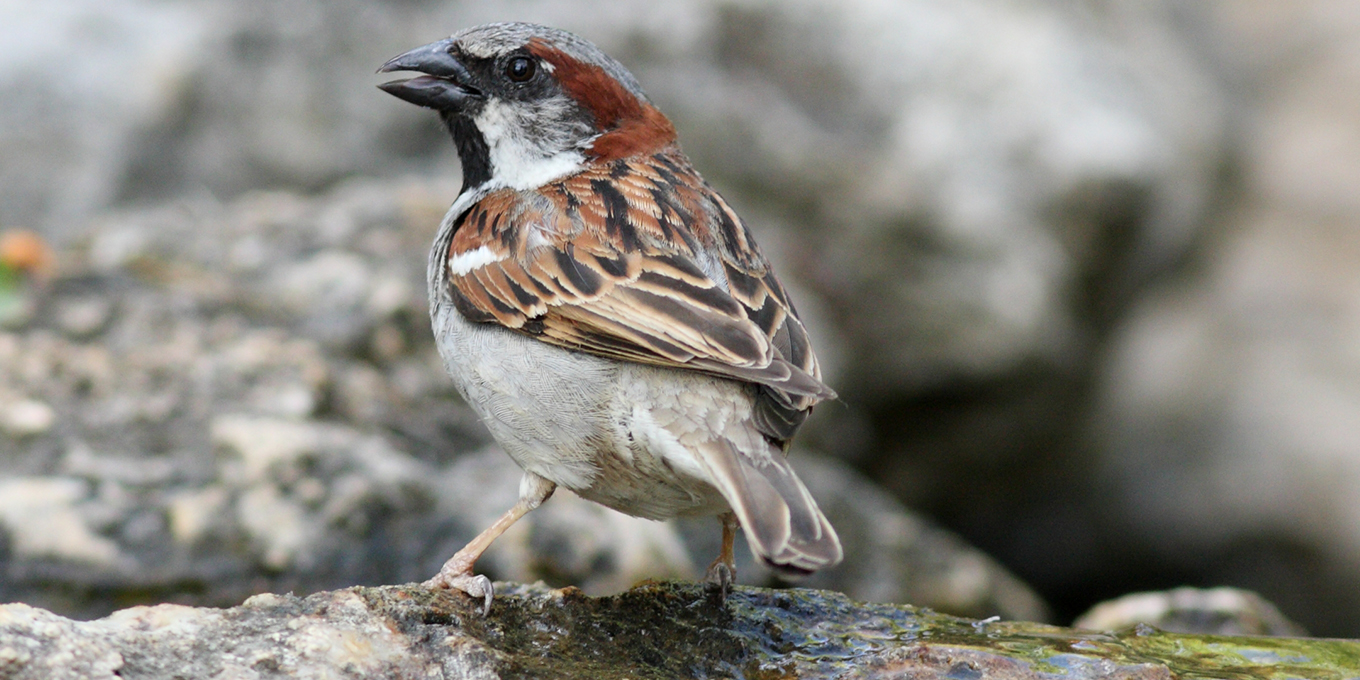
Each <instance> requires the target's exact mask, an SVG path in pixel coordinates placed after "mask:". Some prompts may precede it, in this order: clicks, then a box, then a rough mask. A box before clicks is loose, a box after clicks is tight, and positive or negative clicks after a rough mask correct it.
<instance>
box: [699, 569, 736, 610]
mask: <svg viewBox="0 0 1360 680" xmlns="http://www.w3.org/2000/svg"><path fill="white" fill-rule="evenodd" d="M735 580H736V573H735V570H733V569H732V567H731V565H729V564H727V563H726V562H722V561H717V562H714V563H713V564H710V565H709V566H708V571H707V572H706V573H705V574H704V587H705V588H706V589H708V591H709V592H717V593H718V598H719V600H720V601H723V602H725V601H727V595H728V593H731V592H732V582H733V581H735Z"/></svg>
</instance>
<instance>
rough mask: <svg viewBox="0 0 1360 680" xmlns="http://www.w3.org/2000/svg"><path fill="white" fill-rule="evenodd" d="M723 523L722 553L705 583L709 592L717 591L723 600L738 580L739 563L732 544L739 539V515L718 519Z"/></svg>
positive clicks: (726, 514)
mask: <svg viewBox="0 0 1360 680" xmlns="http://www.w3.org/2000/svg"><path fill="white" fill-rule="evenodd" d="M718 520H719V521H721V522H722V532H723V534H722V551H721V552H719V553H718V557H717V559H715V560H713V564H710V565H708V571H707V572H705V573H704V583H705V584H706V585H707V587H708V588H709V590H716V591H718V592H719V593H720V594H721V597H722V599H724V600H726V599H727V593H729V592H730V591H731V590H732V582H733V581H736V580H737V561H736V558H735V557H733V555H732V543H733V541H735V540H736V539H737V515H736V514H735V513H731V512H728V513H725V514H723V515H721V516H719V517H718Z"/></svg>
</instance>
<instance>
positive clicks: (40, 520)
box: [0, 477, 124, 570]
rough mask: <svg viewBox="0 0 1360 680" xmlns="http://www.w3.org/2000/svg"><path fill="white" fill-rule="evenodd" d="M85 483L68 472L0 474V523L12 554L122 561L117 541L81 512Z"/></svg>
mask: <svg viewBox="0 0 1360 680" xmlns="http://www.w3.org/2000/svg"><path fill="white" fill-rule="evenodd" d="M89 498H90V489H89V485H88V484H86V483H85V482H84V481H83V480H80V479H75V478H70V477H11V478H9V479H4V480H0V524H3V527H4V529H5V532H6V533H7V534H8V537H9V540H8V543H9V546H10V551H11V553H12V556H11V559H12V560H16V561H19V560H32V561H40V560H53V561H58V562H71V563H75V564H88V565H92V566H95V567H99V568H107V569H113V570H116V569H118V568H119V567H122V566H124V565H123V564H122V563H121V562H123V556H122V554H121V551H120V550H119V546H118V544H117V543H116V542H114V541H112V540H110V539H109V538H107V537H105V536H101V535H99V533H98V532H96V531H95V529H94V527H92V526H91V525H90V522H89V520H88V518H87V517H85V516H84V515H83V513H82V512H81V506H82V505H83V504H84V502H85V501H87V500H89Z"/></svg>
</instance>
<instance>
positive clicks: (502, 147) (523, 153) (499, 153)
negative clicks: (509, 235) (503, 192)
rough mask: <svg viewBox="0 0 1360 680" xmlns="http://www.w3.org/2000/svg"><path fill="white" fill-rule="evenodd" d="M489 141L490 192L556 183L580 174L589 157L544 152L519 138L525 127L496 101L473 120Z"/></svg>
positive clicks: (575, 153) (579, 154)
mask: <svg viewBox="0 0 1360 680" xmlns="http://www.w3.org/2000/svg"><path fill="white" fill-rule="evenodd" d="M473 122H474V123H476V125H477V129H478V130H480V131H481V133H482V137H483V138H484V139H485V140H486V146H487V150H488V151H489V154H488V155H489V156H490V160H491V180H490V181H489V182H488V183H487V184H488V188H501V187H507V188H510V189H514V190H516V191H526V190H528V189H537V188H538V187H541V186H543V185H545V184H548V183H549V182H552V181H553V180H557V179H561V178H563V177H566V176H567V175H570V174H572V173H575V172H577V171H578V170H580V169H581V166H582V165H583V164H584V163H585V156H583V155H581V152H579V151H576V150H565V151H558V150H552V149H544V148H542V147H540V146H538V145H537V144H534V143H533V142H532V141H531V140H530V139H529V138H528V137H527V136H526V135H523V134H516V131H517V130H520V129H523V127H524V123H523V122H521V121H519V120H518V118H517V117H516V113H515V111H514V110H513V109H512V108H511V107H509V106H506V105H505V104H503V103H501V102H498V101H495V100H492V101H489V102H487V103H486V106H484V107H482V110H481V112H479V113H478V114H477V116H476V118H474V119H473Z"/></svg>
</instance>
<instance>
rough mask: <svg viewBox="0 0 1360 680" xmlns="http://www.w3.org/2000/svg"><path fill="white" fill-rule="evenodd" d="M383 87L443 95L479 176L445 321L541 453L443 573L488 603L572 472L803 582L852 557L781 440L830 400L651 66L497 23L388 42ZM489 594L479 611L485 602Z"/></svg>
mask: <svg viewBox="0 0 1360 680" xmlns="http://www.w3.org/2000/svg"><path fill="white" fill-rule="evenodd" d="M379 71H380V72H390V71H414V72H418V73H421V74H423V75H419V76H417V77H414V78H410V79H407V80H399V81H394V82H389V83H385V84H383V85H380V86H379V87H380V88H382V89H383V90H384V91H386V92H388V93H389V94H392V95H394V96H396V97H399V98H401V99H403V100H405V101H408V102H410V103H413V104H417V105H419V106H423V107H427V108H430V109H434V110H435V111H437V112H438V113H439V116H440V118H441V119H442V120H443V122H444V125H445V126H446V127H447V128H448V130H449V132H450V133H451V134H452V136H453V140H454V143H455V144H456V145H457V147H458V156H459V158H460V160H461V161H462V165H463V188H462V191H461V192H460V193H459V195H458V198H457V200H455V201H454V203H453V206H452V207H451V208H450V209H449V212H448V214H447V215H446V216H445V218H444V221H443V223H442V224H441V225H440V228H439V235H438V236H437V237H436V238H435V243H434V248H433V250H432V251H431V252H430V261H429V273H428V276H429V294H430V318H431V321H432V322H433V326H434V333H435V340H436V343H437V344H438V347H439V352H440V355H441V356H442V357H443V359H444V363H445V366H446V368H447V369H448V372H449V374H450V375H451V376H452V377H453V379H454V382H455V383H456V384H457V387H458V390H459V392H460V393H461V394H462V395H463V397H464V398H465V399H466V400H467V403H468V404H470V405H471V406H472V407H473V408H474V409H475V410H476V411H477V412H478V413H479V414H480V415H481V417H482V419H483V421H484V422H485V423H486V425H487V427H488V428H489V429H490V430H491V433H492V435H493V436H494V437H495V439H496V441H497V442H499V443H500V445H501V446H502V447H503V448H504V449H505V451H506V453H508V454H510V457H511V458H513V459H514V460H515V462H516V463H518V464H519V466H520V467H521V468H523V469H524V478H523V479H522V480H521V482H520V498H519V502H518V503H517V504H516V505H515V507H514V508H512V509H511V510H510V511H509V512H507V513H506V514H505V515H504V516H502V517H501V518H500V519H499V520H497V521H496V522H495V524H493V525H492V526H491V527H490V528H488V529H487V530H486V531H484V532H482V534H481V535H479V536H477V537H476V538H475V539H473V540H472V542H471V543H469V544H468V545H467V546H466V547H464V548H463V549H462V550H459V551H458V553H457V554H455V555H454V556H453V558H452V559H450V560H449V561H448V562H447V563H446V564H445V565H444V566H443V568H442V569H440V571H439V574H437V575H436V576H435V577H434V578H432V579H430V581H428V582H427V585H430V586H436V587H444V588H456V589H458V590H462V591H464V592H466V593H468V594H469V595H471V596H473V597H483V598H485V605H484V607H485V609H489V608H490V606H491V597H492V587H491V582H490V580H489V579H487V578H486V577H485V576H474V575H473V573H472V567H473V563H474V562H475V561H476V560H477V558H478V557H479V556H480V555H481V554H482V552H483V551H484V550H485V549H486V548H487V546H488V545H490V543H491V542H492V541H493V540H495V538H496V537H497V536H499V535H500V534H501V533H502V532H504V531H505V530H506V529H507V528H508V527H509V526H510V525H511V524H513V523H514V522H515V521H516V520H518V519H519V518H520V517H522V516H524V514H525V513H527V512H529V511H530V510H533V509H534V508H536V507H538V505H539V504H541V503H542V502H543V501H544V500H546V499H547V498H548V497H549V496H551V495H552V493H553V490H554V489H555V488H556V487H557V486H559V485H560V486H564V487H566V488H568V489H571V490H572V491H574V492H576V493H577V494H578V495H580V496H581V497H583V498H586V499H589V500H592V501H595V502H597V503H600V504H602V505H604V506H606V507H609V508H613V509H615V510H618V511H620V512H624V513H627V514H630V515H634V516H637V517H645V518H648V519H654V520H661V519H668V518H671V517H676V516H684V515H718V516H720V517H721V519H722V526H723V548H722V552H721V554H720V555H719V556H718V558H717V559H716V560H714V562H713V565H712V566H710V567H709V569H708V573H707V575H706V579H707V581H708V582H709V583H710V584H712V585H713V586H716V587H717V588H718V589H720V590H721V592H722V593H724V594H725V593H726V592H727V590H728V588H729V586H730V583H731V581H732V579H733V577H734V575H735V566H734V564H733V558H732V542H733V539H734V536H735V533H736V528H737V526H738V523H739V524H740V526H741V528H742V529H743V530H744V532H745V534H746V539H747V541H748V542H749V544H750V546H751V552H753V553H754V554H755V555H756V556H758V557H759V558H760V559H761V560H763V561H764V562H765V563H766V564H767V565H769V566H770V567H771V568H772V569H773V570H774V571H776V572H777V573H779V574H780V575H782V576H785V577H797V576H802V575H807V574H809V573H811V572H813V571H816V570H818V569H821V568H824V567H828V566H831V565H834V564H836V563H838V562H839V561H840V560H841V546H840V541H839V539H838V538H837V537H836V532H835V530H834V529H832V527H831V524H830V523H829V522H828V521H827V519H826V517H825V516H824V515H823V514H822V512H821V510H819V509H818V508H817V503H816V502H815V501H814V500H813V499H812V496H811V495H810V494H809V493H808V491H807V489H806V488H805V487H804V486H803V483H802V482H801V481H799V479H798V477H797V476H796V475H795V474H794V472H793V469H792V468H790V467H789V464H788V462H787V461H786V460H785V456H786V453H787V450H788V446H789V441H790V439H791V438H792V437H793V434H794V432H795V431H796V430H797V429H798V427H799V426H800V425H801V424H802V423H803V420H804V419H805V418H806V417H807V414H808V412H809V411H810V410H811V408H812V406H813V404H815V403H817V402H819V401H822V400H824V399H831V398H834V397H835V393H834V392H832V391H831V389H830V388H829V387H827V386H826V385H824V384H823V383H822V381H821V378H820V371H819V369H818V366H817V359H816V357H815V356H814V355H813V352H812V347H811V346H810V344H809V342H808V336H807V332H806V330H805V329H804V328H803V324H802V323H801V322H800V321H799V319H798V315H797V313H796V312H795V311H794V308H793V304H792V303H791V302H790V301H789V298H788V293H787V292H786V291H785V290H784V286H783V285H781V284H780V282H779V279H778V278H776V277H775V274H774V271H773V270H772V269H771V268H770V264H769V262H767V261H766V260H765V257H764V256H763V255H761V253H760V249H759V248H758V247H757V246H756V243H755V241H754V240H753V239H752V236H751V233H750V231H748V230H747V228H746V225H745V224H744V223H743V222H742V220H741V218H740V217H738V216H737V214H736V213H735V212H734V211H733V210H732V208H731V207H730V206H728V204H727V202H726V201H724V200H723V198H722V197H721V196H719V195H718V193H717V192H716V191H714V190H713V187H711V186H709V185H708V183H707V182H705V181H704V180H703V178H702V177H700V176H699V173H698V172H696V171H695V169H694V167H693V166H692V165H691V164H690V161H689V159H688V158H686V157H685V155H684V153H682V152H681V151H680V147H679V146H678V144H677V142H676V134H675V129H674V127H673V126H672V125H671V122H670V121H669V120H668V119H667V118H666V117H665V116H664V115H662V113H661V112H660V111H658V110H657V109H656V107H655V106H653V105H652V103H651V101H649V100H648V99H647V97H646V95H644V94H643V93H642V89H641V88H640V86H639V85H638V82H637V80H636V79H635V78H634V77H633V75H632V74H631V73H629V72H628V71H627V69H625V68H624V67H623V66H622V65H620V64H619V63H618V62H617V61H615V60H614V59H612V58H610V57H608V56H606V55H605V54H604V53H603V52H601V51H600V49H599V48H598V47H596V46H595V45H593V44H591V43H590V42H588V41H586V40H584V39H582V38H580V37H577V36H576V35H573V34H571V33H567V32H565V31H561V30H558V29H554V28H548V27H544V26H537V25H532V24H524V23H499V24H488V25H485V26H478V27H476V28H470V29H467V30H465V31H462V32H460V33H457V34H455V35H454V36H452V37H450V38H448V39H447V40H441V41H439V42H436V43H432V44H430V45H426V46H424V47H418V48H416V49H414V50H411V51H409V52H407V53H405V54H402V55H400V56H398V57H395V58H393V59H392V60H391V61H388V62H387V63H386V64H384V65H383V67H382V68H381V69H379ZM485 609H484V611H485Z"/></svg>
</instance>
